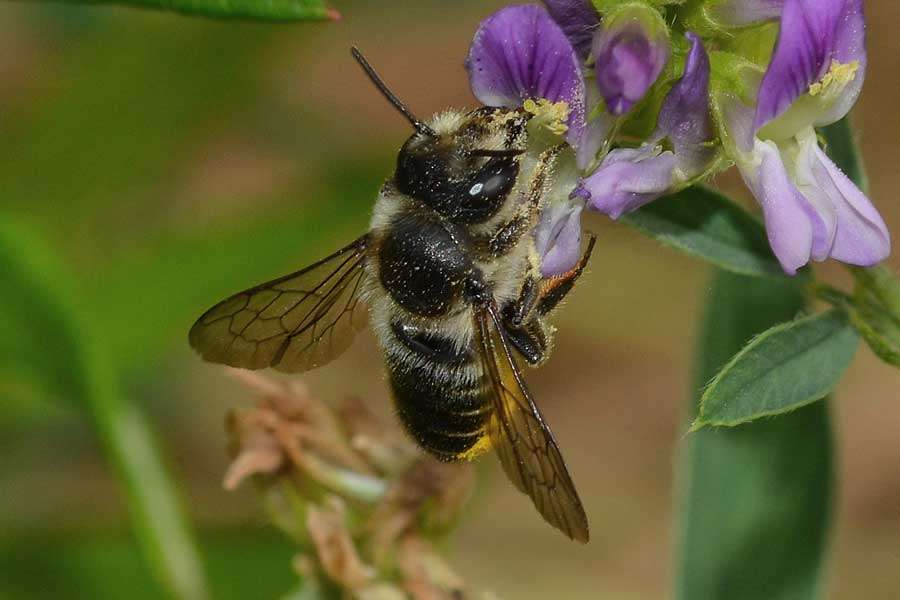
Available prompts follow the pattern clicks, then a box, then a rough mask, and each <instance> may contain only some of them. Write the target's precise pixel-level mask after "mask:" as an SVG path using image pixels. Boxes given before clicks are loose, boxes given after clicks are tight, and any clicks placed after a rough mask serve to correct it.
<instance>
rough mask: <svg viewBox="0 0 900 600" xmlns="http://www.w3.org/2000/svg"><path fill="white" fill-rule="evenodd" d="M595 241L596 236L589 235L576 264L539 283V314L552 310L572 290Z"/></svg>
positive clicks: (589, 257) (589, 256)
mask: <svg viewBox="0 0 900 600" xmlns="http://www.w3.org/2000/svg"><path fill="white" fill-rule="evenodd" d="M596 241H597V236H595V235H591V238H590V241H589V242H588V247H587V249H586V250H585V251H584V254H582V255H581V260H579V261H578V264H577V265H575V267H573V268H572V269H571V270H569V271H567V272H565V273H563V274H562V275H559V276H558V277H553V278H552V279H545V280H544V281H543V282H542V283H541V289H540V299H539V301H538V313H539V314H541V315H546V314H547V313H549V312H551V311H553V309H554V308H556V306H557V305H558V304H559V303H560V302H561V301H562V299H563V298H565V297H566V296H567V295H568V294H569V292H571V291H572V288H573V287H574V286H575V282H576V281H578V278H579V277H580V276H581V274H582V273H583V272H584V268H585V267H586V266H587V263H588V261H589V260H590V259H591V252H593V250H594V243H595V242H596Z"/></svg>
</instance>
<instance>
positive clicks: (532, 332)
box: [503, 319, 547, 366]
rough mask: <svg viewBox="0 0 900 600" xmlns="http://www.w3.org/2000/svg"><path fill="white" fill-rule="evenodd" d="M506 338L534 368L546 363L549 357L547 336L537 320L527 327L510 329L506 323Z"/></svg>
mask: <svg viewBox="0 0 900 600" xmlns="http://www.w3.org/2000/svg"><path fill="white" fill-rule="evenodd" d="M503 328H504V330H505V332H506V338H507V339H508V340H509V343H510V344H512V346H513V348H515V349H516V350H518V351H519V354H521V355H522V357H523V358H524V359H525V361H526V362H527V363H528V364H530V365H532V366H534V365H538V364H540V363H541V362H543V361H544V358H545V357H546V355H547V336H546V334H545V333H544V328H543V325H542V324H541V322H540V321H539V320H537V319H534V320H533V321H531V322H530V323H529V324H528V325H526V326H525V327H510V326H509V325H508V324H506V323H504V327H503Z"/></svg>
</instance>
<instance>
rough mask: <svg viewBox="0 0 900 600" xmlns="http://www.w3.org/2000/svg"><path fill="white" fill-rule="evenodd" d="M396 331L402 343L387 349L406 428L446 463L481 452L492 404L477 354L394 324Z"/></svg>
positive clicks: (398, 342)
mask: <svg viewBox="0 0 900 600" xmlns="http://www.w3.org/2000/svg"><path fill="white" fill-rule="evenodd" d="M391 332H392V333H393V336H394V338H395V339H396V341H397V344H392V345H389V346H388V347H387V348H386V357H387V362H388V373H389V374H390V380H391V387H392V388H393V392H394V399H395V401H396V405H397V411H398V413H399V415H400V419H401V421H402V422H403V424H404V425H405V426H406V429H407V430H408V431H409V432H410V434H412V436H413V437H414V438H415V439H416V441H418V442H419V444H420V445H421V446H422V448H424V449H425V450H427V451H429V452H431V453H432V454H434V455H435V456H437V457H438V458H439V459H441V460H457V459H460V458H463V457H464V456H466V455H467V454H468V455H471V454H470V453H474V452H475V451H477V450H478V448H476V444H478V442H479V441H480V440H481V439H482V438H483V437H484V435H485V431H484V425H485V417H486V415H487V410H488V409H489V404H488V398H487V397H486V395H485V394H484V392H483V389H482V387H483V386H482V385H481V383H480V377H479V373H480V366H479V364H478V359H477V356H476V354H475V353H474V352H472V351H471V349H468V348H466V349H463V350H460V349H458V348H456V347H455V346H454V344H453V343H452V341H451V340H450V339H447V338H444V337H441V336H440V335H439V334H437V333H434V332H430V333H425V332H423V331H420V330H417V329H416V328H415V327H413V326H410V325H407V324H402V323H398V322H394V323H392V324H391Z"/></svg>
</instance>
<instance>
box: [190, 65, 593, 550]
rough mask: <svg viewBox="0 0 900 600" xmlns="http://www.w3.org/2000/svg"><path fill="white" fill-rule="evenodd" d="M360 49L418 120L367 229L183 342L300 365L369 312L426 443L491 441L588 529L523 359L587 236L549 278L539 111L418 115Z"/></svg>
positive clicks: (576, 527) (537, 496)
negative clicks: (533, 128) (538, 236)
mask: <svg viewBox="0 0 900 600" xmlns="http://www.w3.org/2000/svg"><path fill="white" fill-rule="evenodd" d="M353 55H354V57H355V58H356V60H357V61H358V62H359V64H360V65H361V66H362V68H363V69H364V70H365V72H366V74H367V75H368V76H369V78H370V79H371V80H372V82H373V83H374V84H375V85H376V87H378V89H379V90H380V91H381V93H382V94H383V95H384V96H385V97H386V98H387V99H388V100H389V101H390V102H391V104H393V105H394V107H395V108H397V110H399V111H400V112H401V113H402V114H403V115H404V116H405V117H406V119H407V120H409V122H410V123H411V124H412V126H413V127H414V129H415V131H414V133H413V134H412V135H411V136H410V137H409V139H407V140H406V143H404V144H403V147H402V148H401V149H400V152H399V155H398V156H397V169H396V171H395V173H394V174H393V176H391V177H390V178H389V179H388V180H387V181H386V182H385V183H384V185H383V186H382V188H381V191H380V192H379V194H378V199H377V201H376V203H375V207H374V211H373V216H372V221H371V226H370V229H369V232H368V233H366V234H365V235H363V236H361V237H360V238H358V239H357V240H355V241H353V242H352V243H350V244H349V245H347V246H345V247H344V248H342V249H340V250H338V251H337V252H335V253H334V254H332V255H331V256H328V257H326V258H323V259H322V260H320V261H318V262H316V263H315V264H313V265H310V266H309V267H306V268H305V269H301V270H300V271H297V272H295V273H291V274H290V275H285V276H284V277H280V278H278V279H275V280H273V281H269V282H267V283H263V284H261V285H258V286H256V287H252V288H250V289H248V290H245V291H243V292H240V293H238V294H235V295H234V296H232V297H230V298H228V299H226V300H223V301H222V302H220V303H219V304H217V305H215V306H213V307H212V308H211V309H209V310H208V311H207V312H206V313H204V314H203V316H201V317H200V318H199V319H198V320H197V322H196V323H195V324H194V326H193V327H192V328H191V331H190V343H191V346H193V347H194V348H195V349H196V350H197V351H198V352H199V353H200V354H201V355H202V356H203V358H204V359H206V360H208V361H213V362H217V363H223V364H226V365H230V366H233V367H241V368H245V369H263V368H266V367H272V368H274V369H276V370H278V371H283V372H286V373H301V372H304V371H307V370H310V369H314V368H316V367H319V366H322V365H324V364H326V363H328V362H330V361H331V360H333V359H334V358H336V357H337V356H339V355H340V354H341V353H342V352H343V351H344V350H346V349H347V347H348V346H349V345H350V343H351V341H352V339H353V336H354V334H355V333H356V332H357V331H358V330H360V329H361V328H362V327H363V326H364V324H365V321H366V316H367V314H366V313H367V312H368V313H369V314H370V315H371V320H372V323H373V328H374V331H375V334H376V336H377V338H378V341H379V343H380V345H381V348H382V350H383V352H384V356H385V361H386V364H387V373H388V378H389V380H390V384H391V388H392V390H393V397H394V399H395V402H396V409H397V412H398V414H399V416H400V419H401V421H402V422H403V424H404V425H405V427H406V429H407V430H408V432H409V433H410V434H411V435H412V436H413V437H414V438H415V439H416V441H417V442H418V443H419V445H420V446H421V447H422V448H423V449H425V450H426V451H428V452H430V453H431V454H433V455H435V456H436V457H437V458H439V459H441V460H445V461H454V460H460V459H471V458H474V457H475V456H477V455H478V454H480V453H482V452H484V451H486V450H488V449H489V448H493V449H494V450H495V451H496V452H497V455H498V456H499V458H500V462H501V463H502V465H503V469H504V471H505V472H506V474H507V476H508V477H509V479H510V480H511V481H512V483H513V484H514V485H515V486H516V487H517V488H518V489H519V490H521V491H522V492H524V493H526V494H528V496H530V497H531V499H532V501H533V502H534V505H535V507H536V508H537V509H538V511H539V512H540V513H541V515H543V517H544V519H546V520H547V522H549V523H550V524H551V525H553V526H554V527H556V528H558V529H559V530H561V531H562V532H563V533H565V534H566V535H567V536H569V537H570V538H572V539H576V540H578V541H580V542H587V540H588V523H587V517H586V516H585V513H584V509H583V508H582V505H581V500H580V499H579V497H578V493H577V492H576V491H575V486H574V484H573V483H572V479H571V477H570V476H569V473H568V471H567V469H566V465H565V463H564V462H563V458H562V455H561V453H560V450H559V447H558V446H557V443H556V441H555V439H554V438H553V434H552V433H551V432H550V428H549V427H548V426H547V423H546V422H545V421H544V419H543V418H542V417H541V413H540V411H539V410H538V408H537V406H536V405H535V403H534V400H533V399H532V396H531V394H530V393H529V391H528V388H527V386H526V385H525V382H524V380H523V377H522V374H521V372H520V369H519V366H518V362H517V361H518V360H519V359H520V358H521V359H524V361H525V362H526V363H528V364H530V365H537V364H539V363H541V362H543V360H544V359H545V358H546V356H547V354H548V352H549V348H550V336H551V334H552V332H553V330H552V329H551V328H549V326H548V325H547V324H546V323H545V320H544V319H545V316H546V315H547V314H548V313H550V312H551V311H552V310H553V309H554V308H555V307H556V306H557V304H558V303H559V302H560V300H562V298H563V297H564V296H565V295H566V294H567V293H568V292H569V291H570V290H571V289H572V286H573V284H574V283H575V280H576V279H577V278H578V277H579V275H580V274H581V273H582V271H583V270H584V267H585V265H586V264H587V262H588V259H589V258H590V254H591V250H592V249H593V245H594V239H593V237H592V238H591V240H590V242H589V244H588V247H587V250H586V251H585V252H584V254H583V255H582V258H581V260H580V262H579V263H578V264H577V265H576V266H575V267H574V268H573V269H572V270H571V271H569V272H567V273H565V274H563V275H561V276H558V277H554V278H551V279H542V277H541V265H540V260H541V259H540V257H539V256H538V254H537V252H536V249H535V243H534V236H533V234H534V230H535V227H536V225H537V221H538V217H539V215H540V212H541V210H542V208H543V206H544V198H545V194H546V192H547V190H548V189H549V186H550V183H551V179H552V177H553V170H554V161H555V160H556V157H557V154H558V153H559V151H560V147H559V146H551V147H549V148H546V149H544V150H542V151H540V152H534V153H530V152H528V141H529V140H528V136H529V134H528V127H527V125H528V121H529V120H530V119H531V118H532V115H531V114H529V113H528V112H526V111H524V110H521V109H505V108H490V107H481V108H477V109H475V110H472V111H468V112H464V111H457V110H449V111H446V112H444V113H441V114H438V115H436V116H435V117H434V118H433V119H432V120H431V121H429V122H428V123H425V122H423V121H420V120H419V119H417V118H416V117H415V116H414V115H413V114H412V113H411V112H410V111H409V110H408V109H407V108H406V106H405V105H404V104H403V103H402V102H401V101H400V100H399V99H398V98H397V97H396V96H395V95H394V94H393V93H392V92H391V91H390V90H389V89H388V88H387V87H386V86H385V84H384V83H383V82H382V81H381V79H380V78H379V77H378V75H377V74H376V73H375V71H374V70H373V69H372V67H371V66H370V65H369V63H368V62H367V61H366V60H365V58H364V57H363V56H362V55H361V54H360V53H359V51H358V50H357V49H356V48H354V49H353ZM364 305H368V311H367V310H366V309H365V307H364Z"/></svg>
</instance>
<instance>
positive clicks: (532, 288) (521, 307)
mask: <svg viewBox="0 0 900 600" xmlns="http://www.w3.org/2000/svg"><path fill="white" fill-rule="evenodd" d="M540 299H541V296H540V283H539V280H538V278H537V277H533V276H530V277H526V278H525V282H524V283H523V284H522V290H521V291H520V292H519V297H518V298H517V299H516V300H515V301H513V302H510V303H509V304H507V305H506V306H504V307H503V319H504V321H506V322H507V323H508V324H509V325H510V326H511V327H514V328H519V327H522V324H523V323H527V322H528V319H529V317H530V316H531V313H532V312H533V311H534V309H535V307H536V306H537V305H538V302H539V301H540Z"/></svg>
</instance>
